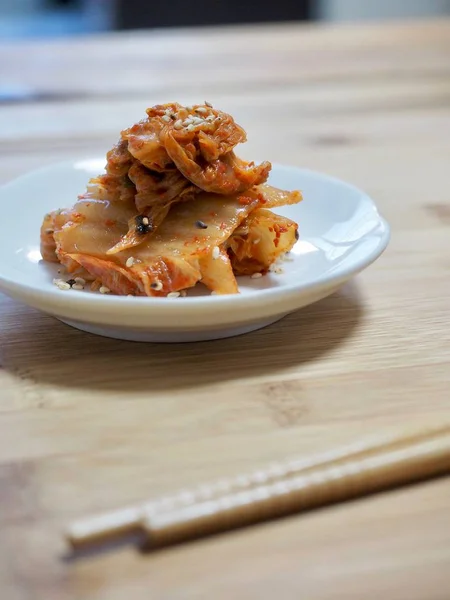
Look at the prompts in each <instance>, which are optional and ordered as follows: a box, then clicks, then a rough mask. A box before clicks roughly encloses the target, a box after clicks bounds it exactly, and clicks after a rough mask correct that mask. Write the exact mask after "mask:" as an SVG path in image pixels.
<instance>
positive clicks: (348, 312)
mask: <svg viewBox="0 0 450 600" xmlns="http://www.w3.org/2000/svg"><path fill="white" fill-rule="evenodd" d="M16 306H17V305H15V307H16ZM362 315H363V304H362V302H361V300H360V298H359V295H358V291H357V288H356V286H355V284H353V283H351V284H347V285H346V286H344V287H343V288H342V289H341V290H340V291H339V292H336V293H335V294H332V295H331V296H329V297H328V298H325V299H324V300H321V301H320V302H317V303H315V304H313V305H310V306H307V307H305V308H303V309H302V310H300V311H298V312H296V313H294V314H291V315H288V316H287V317H285V318H284V319H283V320H282V321H279V322H278V323H275V324H274V325H271V326H270V327H266V328H265V329H262V330H259V331H256V332H253V333H249V334H246V335H244V336H239V337H235V338H229V339H225V340H217V341H209V342H196V343H187V344H145V343H134V342H124V341H118V340H112V339H109V338H103V337H99V336H94V335H90V334H87V333H83V332H80V331H78V330H76V329H72V328H71V327H69V326H67V325H64V324H62V323H60V322H59V321H57V320H56V319H53V318H51V317H48V316H46V315H43V314H40V313H36V312H34V311H32V310H30V309H28V308H25V307H24V308H23V314H22V315H21V318H20V323H14V327H11V326H10V327H8V324H6V327H4V328H3V329H2V332H1V334H0V342H1V354H2V364H3V367H4V368H5V369H7V370H8V371H10V372H12V373H14V374H15V375H16V376H17V377H20V378H22V379H25V380H30V381H31V382H36V383H40V384H42V383H44V384H50V385H54V386H62V387H71V388H80V389H89V390H95V389H98V390H114V391H116V392H118V391H119V392H120V391H122V390H123V391H124V393H127V392H133V391H145V390H148V391H149V392H155V391H158V390H160V391H162V390H168V389H177V388H181V387H193V386H195V387H197V386H201V385H208V384H212V383H218V382H220V381H226V380H233V379H240V378H244V377H249V376H250V377H252V376H258V375H270V374H271V373H275V372H277V371H281V370H284V369H286V368H290V367H295V366H298V365H301V364H304V363H308V362H311V361H315V360H318V359H320V358H321V357H323V356H324V355H326V354H328V353H330V352H332V351H333V350H335V349H336V348H337V347H338V346H339V345H340V344H342V343H343V342H344V341H345V340H346V339H347V338H348V337H349V336H350V335H351V334H352V332H354V330H355V328H356V327H357V325H358V323H359V322H360V320H361V318H362ZM8 316H9V315H8V313H7V314H6V315H5V319H6V320H7V319H8ZM13 318H14V319H17V313H16V311H14V313H11V319H13Z"/></svg>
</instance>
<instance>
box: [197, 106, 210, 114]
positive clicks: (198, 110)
mask: <svg viewBox="0 0 450 600" xmlns="http://www.w3.org/2000/svg"><path fill="white" fill-rule="evenodd" d="M195 112H198V113H199V114H200V115H206V113H207V112H208V109H206V108H205V107H204V106H199V107H198V108H196V109H195Z"/></svg>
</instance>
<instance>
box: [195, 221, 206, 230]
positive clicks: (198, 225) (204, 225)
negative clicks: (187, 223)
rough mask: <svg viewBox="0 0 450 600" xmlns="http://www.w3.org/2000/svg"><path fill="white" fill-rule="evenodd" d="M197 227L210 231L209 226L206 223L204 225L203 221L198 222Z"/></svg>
mask: <svg viewBox="0 0 450 600" xmlns="http://www.w3.org/2000/svg"><path fill="white" fill-rule="evenodd" d="M195 226H196V227H198V228H199V229H208V225H207V224H206V223H204V222H203V221H196V222H195Z"/></svg>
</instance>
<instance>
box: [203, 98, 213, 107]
mask: <svg viewBox="0 0 450 600" xmlns="http://www.w3.org/2000/svg"><path fill="white" fill-rule="evenodd" d="M205 106H209V108H212V107H213V105H212V104H211V102H207V101H206V100H205Z"/></svg>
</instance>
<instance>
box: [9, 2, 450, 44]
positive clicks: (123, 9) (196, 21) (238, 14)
mask: <svg viewBox="0 0 450 600" xmlns="http://www.w3.org/2000/svg"><path fill="white" fill-rule="evenodd" d="M448 14H450V0H275V1H273V0H260V1H259V2H258V3H256V2H254V1H252V2H251V1H249V0H213V1H212V0H196V2H195V5H194V4H193V3H191V2H186V1H183V0H170V2H151V1H149V0H0V38H1V39H23V38H36V37H40V38H42V37H47V38H48V37H61V36H73V35H83V34H86V33H93V32H101V31H111V30H123V29H139V28H152V27H176V26H189V25H219V24H231V23H233V24H234V23H256V22H260V23H261V22H267V21H293V20H297V21H298V20H302V21H315V20H322V21H332V22H336V21H344V22H345V21H366V20H382V19H389V20H391V19H396V18H402V19H407V18H423V17H439V16H443V15H448Z"/></svg>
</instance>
